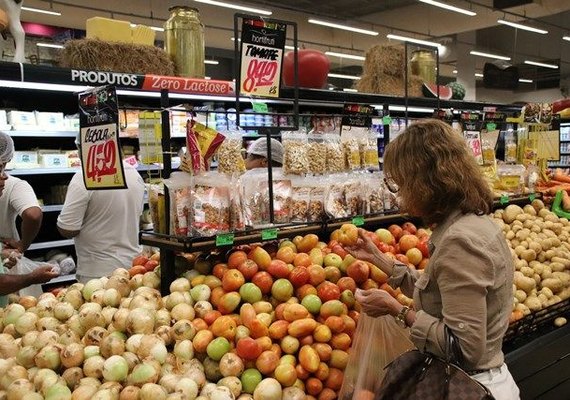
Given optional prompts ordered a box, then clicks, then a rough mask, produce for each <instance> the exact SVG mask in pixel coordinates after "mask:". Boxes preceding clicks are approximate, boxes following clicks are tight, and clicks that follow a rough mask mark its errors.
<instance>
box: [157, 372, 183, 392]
mask: <svg viewBox="0 0 570 400" xmlns="http://www.w3.org/2000/svg"><path fill="white" fill-rule="evenodd" d="M179 380H180V377H179V376H178V375H174V374H166V375H164V376H163V377H162V378H160V380H159V381H158V384H159V385H160V386H162V387H163V388H165V389H166V392H167V393H172V392H174V391H175V390H176V384H177V383H178V381H179Z"/></svg>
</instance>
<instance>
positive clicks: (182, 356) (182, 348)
mask: <svg viewBox="0 0 570 400" xmlns="http://www.w3.org/2000/svg"><path fill="white" fill-rule="evenodd" d="M174 355H176V358H178V359H179V360H182V361H189V360H191V359H192V358H194V346H193V345H192V341H190V340H188V339H186V340H179V341H178V342H176V344H175V345H174Z"/></svg>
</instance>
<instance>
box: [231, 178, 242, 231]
mask: <svg viewBox="0 0 570 400" xmlns="http://www.w3.org/2000/svg"><path fill="white" fill-rule="evenodd" d="M242 201H243V193H242V185H241V179H240V177H238V176H235V175H234V176H232V177H231V178H230V230H232V231H241V230H243V229H245V215H244V208H243V203H242Z"/></svg>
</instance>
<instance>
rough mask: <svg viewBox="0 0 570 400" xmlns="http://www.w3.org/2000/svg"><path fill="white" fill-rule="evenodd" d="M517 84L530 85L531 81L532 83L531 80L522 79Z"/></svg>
mask: <svg viewBox="0 0 570 400" xmlns="http://www.w3.org/2000/svg"><path fill="white" fill-rule="evenodd" d="M519 82H521V83H532V82H533V81H532V79H522V78H521V79H519Z"/></svg>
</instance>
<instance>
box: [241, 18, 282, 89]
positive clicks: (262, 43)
mask: <svg viewBox="0 0 570 400" xmlns="http://www.w3.org/2000/svg"><path fill="white" fill-rule="evenodd" d="M286 33H287V25H286V24H279V23H268V22H265V21H262V20H253V19H245V20H244V21H243V24H242V31H241V69H240V92H241V93H242V94H244V95H252V96H261V97H279V87H280V82H281V64H282V63H283V49H284V47H285V38H286Z"/></svg>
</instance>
